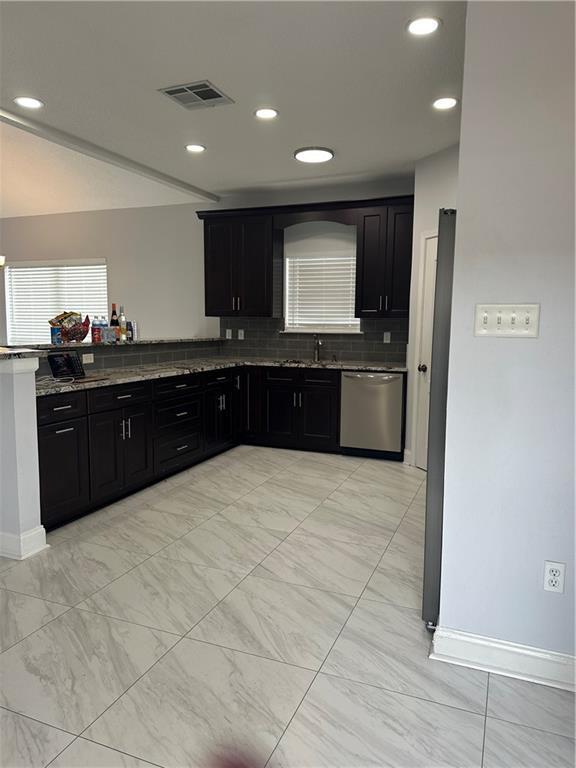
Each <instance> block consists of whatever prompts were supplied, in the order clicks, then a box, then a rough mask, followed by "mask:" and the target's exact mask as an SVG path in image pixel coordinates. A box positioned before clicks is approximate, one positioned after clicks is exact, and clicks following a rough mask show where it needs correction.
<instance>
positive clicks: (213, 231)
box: [204, 219, 237, 317]
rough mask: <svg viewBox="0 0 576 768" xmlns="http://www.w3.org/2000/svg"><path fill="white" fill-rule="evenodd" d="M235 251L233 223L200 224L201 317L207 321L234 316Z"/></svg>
mask: <svg viewBox="0 0 576 768" xmlns="http://www.w3.org/2000/svg"><path fill="white" fill-rule="evenodd" d="M236 249H237V226H236V223H235V220H233V219H223V220H221V221H206V222H205V223H204V290H205V314H206V315H207V316H208V317H221V316H223V315H232V314H235V312H234V309H235V306H236V305H235V298H234V297H235V296H236V293H235V285H234V267H235V251H236ZM233 301H234V303H233Z"/></svg>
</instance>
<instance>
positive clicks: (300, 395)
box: [298, 392, 302, 408]
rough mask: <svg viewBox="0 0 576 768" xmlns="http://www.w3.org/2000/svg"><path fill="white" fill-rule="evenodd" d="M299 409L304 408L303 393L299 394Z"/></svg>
mask: <svg viewBox="0 0 576 768" xmlns="http://www.w3.org/2000/svg"><path fill="white" fill-rule="evenodd" d="M298 407H299V408H302V392H300V393H299V394H298Z"/></svg>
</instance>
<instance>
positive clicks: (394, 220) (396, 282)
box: [385, 205, 414, 317]
mask: <svg viewBox="0 0 576 768" xmlns="http://www.w3.org/2000/svg"><path fill="white" fill-rule="evenodd" d="M413 215H414V209H413V207H412V206H411V205H393V206H390V208H388V245H387V248H386V301H385V307H386V315H387V317H408V310H409V308H410V273H411V270H412V225H413Z"/></svg>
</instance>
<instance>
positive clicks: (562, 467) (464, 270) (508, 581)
mask: <svg viewBox="0 0 576 768" xmlns="http://www.w3.org/2000/svg"><path fill="white" fill-rule="evenodd" d="M573 35H574V6H573V5H572V4H571V3H555V2H551V3H539V2H534V3H517V2H510V3H508V2H502V3H480V2H473V3H470V4H469V5H468V16H467V33H466V55H465V69H464V92H463V98H462V107H463V111H462V130H461V140H460V165H459V179H458V222H457V234H456V258H455V273H454V297H453V312H452V331H451V333H452V336H451V349H450V374H449V393H448V421H447V430H448V431H447V445H446V476H445V477H446V490H445V507H444V514H445V528H444V552H443V574H442V590H441V609H440V624H441V625H442V626H443V627H446V628H452V629H457V630H462V631H465V632H470V633H474V634H478V635H484V636H488V637H493V638H499V639H503V640H507V641H511V642H514V643H521V644H525V645H529V646H535V647H538V648H543V649H548V650H552V651H559V652H564V653H573V652H574V645H573V640H574V637H573V632H574V530H573V520H574V485H573V484H574V409H573V403H574V229H573V218H574V80H573V78H574V49H573V45H574V38H573ZM478 302H540V303H541V328H540V337H539V338H538V339H525V340H520V339H490V338H475V337H474V336H473V316H474V305H475V304H476V303H478ZM544 560H560V561H564V562H567V564H568V566H567V583H566V592H565V594H564V595H559V594H554V593H550V592H545V591H544V590H543V568H544Z"/></svg>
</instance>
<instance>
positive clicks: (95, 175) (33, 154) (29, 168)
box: [0, 123, 200, 218]
mask: <svg viewBox="0 0 576 768" xmlns="http://www.w3.org/2000/svg"><path fill="white" fill-rule="evenodd" d="M0 147H1V150H2V151H1V152H0V193H1V194H0V217H1V218H7V217H12V216H37V215H40V214H47V213H69V212H72V211H94V210H106V209H108V208H134V207H139V206H151V205H173V204H178V203H191V202H195V200H196V201H199V200H200V198H194V197H193V196H192V195H189V194H187V193H185V192H179V191H178V190H176V189H171V188H170V187H167V186H165V185H164V184H160V183H158V182H156V181H151V180H150V179H145V178H142V177H141V176H137V175H136V174H135V173H131V172H130V171H125V170H123V169H122V168H118V167H116V166H114V165H110V164H108V163H103V162H102V161H100V160H96V159H94V158H92V157H87V156H86V155H83V154H80V153H79V152H74V151H73V150H71V149H67V148H65V147H61V146H59V145H57V144H53V143H52V142H50V141H46V140H45V139H42V138H39V137H37V136H33V135H32V134H30V133H26V132H25V131H22V130H20V129H19V128H13V127H12V126H9V125H3V124H1V123H0Z"/></svg>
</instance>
